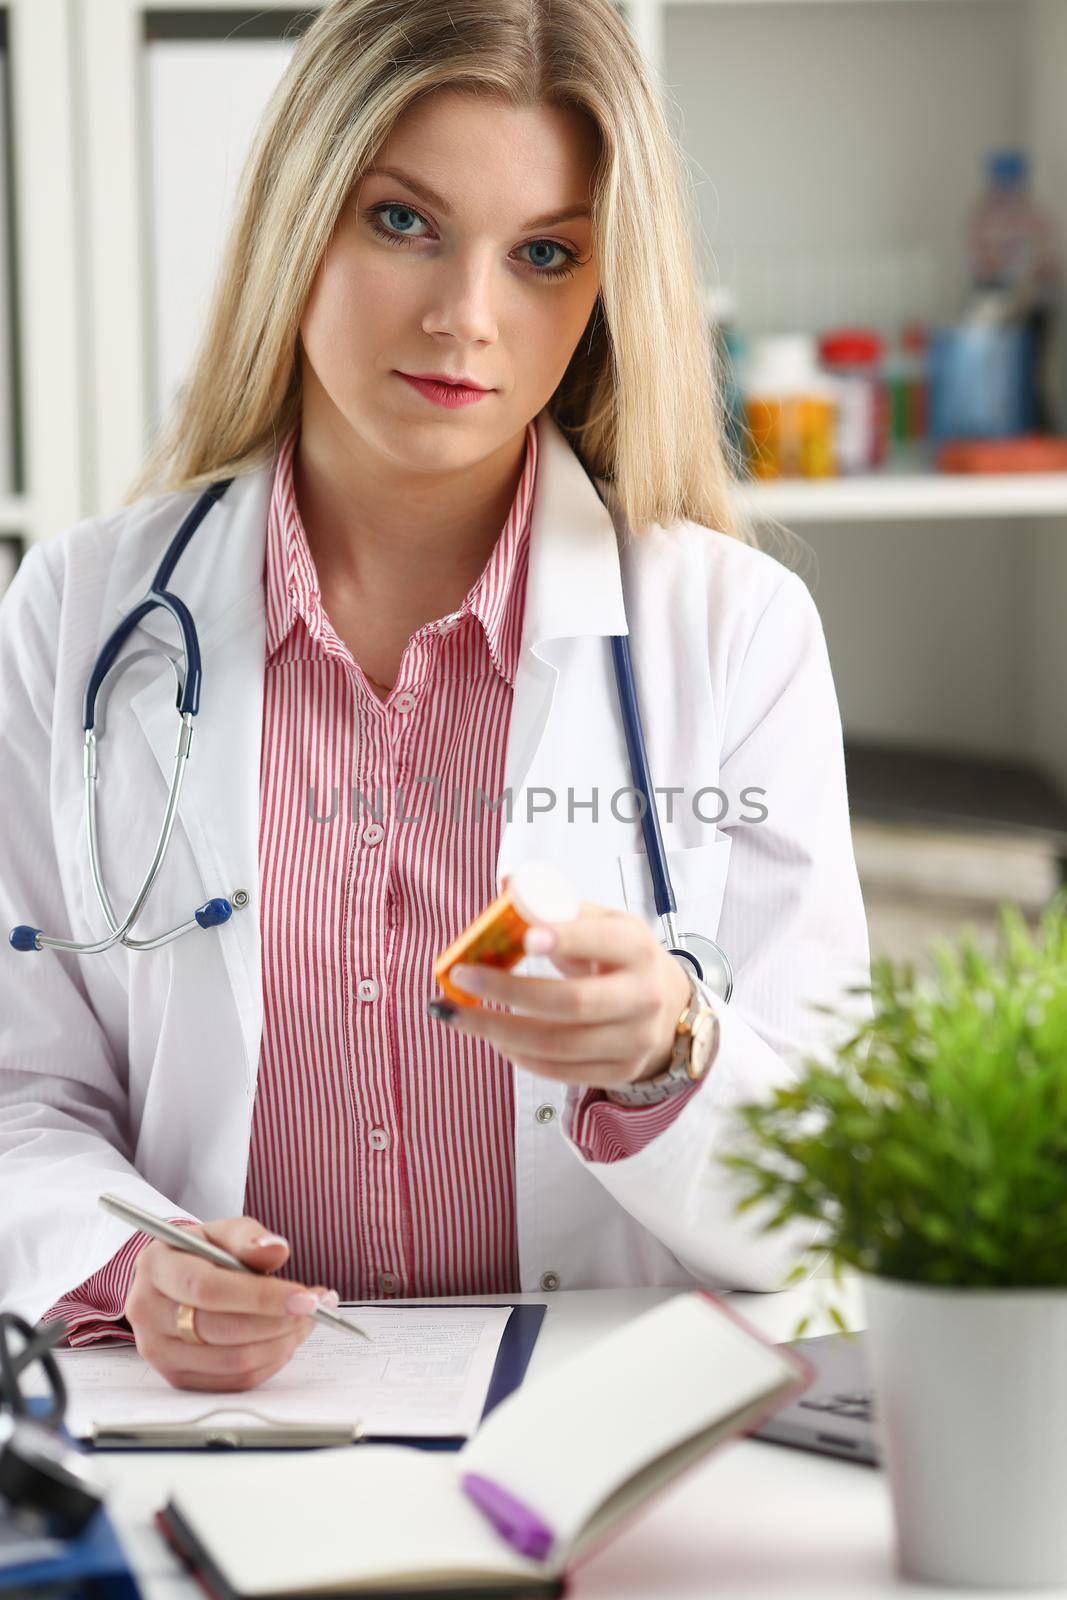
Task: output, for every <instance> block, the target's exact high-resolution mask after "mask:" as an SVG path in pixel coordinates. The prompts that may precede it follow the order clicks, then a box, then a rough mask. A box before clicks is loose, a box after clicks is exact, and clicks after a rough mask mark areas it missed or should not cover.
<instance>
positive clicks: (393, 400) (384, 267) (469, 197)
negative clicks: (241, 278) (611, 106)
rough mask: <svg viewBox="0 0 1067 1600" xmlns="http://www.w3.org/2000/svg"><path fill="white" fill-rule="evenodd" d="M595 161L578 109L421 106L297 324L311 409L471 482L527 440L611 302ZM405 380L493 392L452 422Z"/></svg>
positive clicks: (355, 197) (404, 460)
mask: <svg viewBox="0 0 1067 1600" xmlns="http://www.w3.org/2000/svg"><path fill="white" fill-rule="evenodd" d="M596 156H597V143H596V132H595V129H594V127H593V125H592V123H591V122H590V120H589V119H588V118H586V117H585V116H584V115H582V114H581V113H580V112H577V111H573V110H569V109H562V108H558V107H554V106H536V107H527V108H524V109H517V108H514V107H511V106H507V105H505V104H504V103H502V102H501V101H498V100H491V99H477V98H475V97H474V96H472V95H469V94H464V93H461V92H457V91H456V90H452V89H446V90H436V91H434V92H433V93H432V94H429V95H427V96H425V97H424V98H423V99H421V100H420V101H418V102H417V103H416V104H415V105H413V106H411V107H410V108H409V109H408V111H407V112H406V113H405V114H404V115H403V116H402V117H401V118H400V119H399V120H398V122H397V123H396V125H395V127H394V129H393V131H392V133H391V135H390V137H389V138H388V140H387V141H386V142H385V144H384V145H383V146H382V148H381V149H380V150H379V152H378V153H377V155H376V156H375V159H374V162H373V166H372V168H371V169H370V170H368V171H367V172H366V173H365V174H364V175H363V176H362V177H361V179H360V180H359V181H358V183H357V184H356V185H355V186H354V187H353V190H352V193H351V194H350V195H349V197H348V200H347V201H346V203H345V206H344V207H343V209H342V211H341V215H340V217H339V219H338V223H337V227H336V230H335V232H334V235H333V238H332V240H331V243H330V246H329V249H328V250H327V252H326V255H325V257H324V259H323V261H322V264H321V266H320V268H319V271H318V274H317V276H316V278H315V282H314V285H313V287H312V292H311V295H310V297H309V300H308V304H307V307H306V309H305V312H304V316H303V319H302V321H301V324H300V335H301V341H302V344H303V350H304V370H305V386H306V389H307V386H310V388H311V391H312V393H310V394H309V393H307V392H305V409H306V408H307V405H308V401H309V400H311V401H312V403H313V404H314V405H315V411H316V413H317V414H321V413H325V415H326V417H327V418H328V422H327V425H328V426H329V428H330V432H331V434H332V433H334V431H335V428H337V427H338V425H340V428H339V432H340V434H341V435H342V436H344V435H345V427H344V425H347V427H348V428H349V429H351V430H353V432H354V433H355V434H356V435H357V436H358V437H359V438H360V439H362V440H363V442H364V443H365V444H367V445H369V446H370V447H372V448H373V449H375V450H376V451H379V452H381V453H382V454H383V455H385V456H386V457H388V458H389V459H390V460H392V461H394V462H396V463H397V464H398V465H404V466H407V467H409V468H411V469H412V470H415V471H419V470H424V471H435V470H442V469H444V470H448V469H449V468H457V467H464V466H469V465H470V464H472V463H473V462H476V461H479V460H484V459H485V458H486V457H487V456H489V455H491V454H492V453H493V452H494V451H495V450H497V449H499V448H501V447H502V446H504V445H506V444H507V443H508V442H509V441H513V440H514V438H515V437H516V435H518V434H519V433H520V432H521V431H522V430H523V429H524V428H525V426H526V423H527V422H528V421H529V420H530V418H532V417H533V416H535V415H536V414H537V412H538V411H540V409H541V407H542V406H543V405H544V404H545V403H546V402H547V401H548V399H549V398H550V397H551V395H552V393H553V391H554V390H555V389H556V387H557V386H558V384H559V382H560V379H561V378H562V376H563V374H564V372H565V370H566V368H567V364H568V362H569V361H570V358H571V355H572V353H573V351H574V349H575V346H576V345H577V343H578V340H579V339H580V337H581V335H582V333H583V331H584V330H585V328H586V325H587V323H588V321H589V316H590V313H591V311H592V309H593V305H594V303H595V301H596V297H597V293H598V290H599V287H600V280H599V276H598V273H597V264H596V261H595V259H594V255H593V233H592V222H591V219H590V217H589V215H588V211H589V205H590V183H591V178H592V173H593V167H594V164H595V161H596ZM385 168H389V169H391V170H390V171H389V172H388V173H386V172H385V171H384V170H383V169H385ZM399 174H403V176H399ZM550 214H552V217H551V220H549V221H546V220H545V218H546V217H548V216H549V215H550ZM401 372H406V373H411V374H416V375H419V374H424V373H436V374H446V375H449V376H451V377H454V378H465V379H469V380H472V381H473V382H475V383H477V384H481V385H482V386H483V387H484V388H486V389H488V390H489V391H490V392H489V393H488V394H486V395H485V396H484V397H483V398H482V399H481V400H478V401H476V402H475V403H474V404H472V405H464V406H457V407H444V406H441V405H437V404H435V403H434V402H433V401H432V400H430V399H427V398H426V397H425V395H424V394H422V393H421V392H420V391H419V390H418V389H416V388H414V387H413V386H412V385H411V384H410V383H408V382H406V381H405V379H404V378H402V377H401V376H399V374H400V373H401Z"/></svg>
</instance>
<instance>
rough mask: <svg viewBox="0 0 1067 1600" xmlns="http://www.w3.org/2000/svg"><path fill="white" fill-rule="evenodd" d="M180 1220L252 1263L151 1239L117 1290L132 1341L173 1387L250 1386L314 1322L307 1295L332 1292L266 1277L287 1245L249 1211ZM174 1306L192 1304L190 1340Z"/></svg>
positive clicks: (314, 1297)
mask: <svg viewBox="0 0 1067 1600" xmlns="http://www.w3.org/2000/svg"><path fill="white" fill-rule="evenodd" d="M188 1226H189V1227H190V1228H191V1230H192V1232H193V1233H197V1234H199V1235H200V1237H201V1238H203V1239H209V1240H211V1241H212V1243H214V1244H217V1245H221V1247H222V1248H223V1249H224V1250H229V1251H230V1253H231V1254H232V1255H235V1256H237V1257H238V1259H239V1260H241V1261H243V1262H244V1263H245V1264H246V1265H247V1266H250V1267H253V1268H254V1269H255V1273H254V1274H251V1273H246V1272H235V1271H233V1270H232V1269H228V1268H225V1267H217V1266H215V1264H214V1263H213V1262H211V1261H203V1260H201V1259H200V1258H199V1257H198V1256H193V1255H190V1254H189V1253H188V1252H187V1251H182V1250H176V1249H174V1247H173V1246H171V1245H169V1244H163V1243H162V1242H161V1241H160V1240H158V1239H153V1240H152V1241H151V1242H150V1243H149V1244H147V1245H146V1246H145V1247H144V1249H143V1250H142V1251H141V1253H140V1255H139V1256H138V1258H137V1265H136V1267H135V1269H134V1275H133V1281H132V1283H131V1285H130V1291H129V1294H128V1295H127V1297H126V1305H125V1316H126V1318H127V1320H128V1322H129V1324H130V1326H131V1328H132V1329H133V1333H134V1338H135V1340H136V1343H137V1349H138V1350H139V1351H140V1353H141V1355H142V1356H143V1357H144V1359H145V1360H146V1361H147V1362H148V1363H149V1365H150V1366H153V1367H155V1369H156V1371H157V1372H159V1373H161V1374H162V1376H163V1377H164V1378H166V1380H167V1382H168V1383H170V1384H172V1385H173V1386H174V1387H175V1388H177V1389H212V1390H227V1389H231V1390H234V1389H238V1390H243V1389H253V1388H255V1387H256V1385H257V1384H260V1383H263V1382H265V1380H266V1379H267V1378H270V1377H273V1375H274V1374H275V1373H276V1372H279V1371H280V1370H281V1368H282V1367H284V1366H285V1364H286V1362H287V1361H289V1359H290V1357H291V1356H293V1355H294V1354H295V1352H296V1351H297V1350H298V1349H299V1348H300V1346H301V1345H302V1344H303V1342H304V1340H305V1339H306V1338H307V1337H308V1335H309V1334H310V1333H311V1332H312V1330H313V1329H314V1328H315V1326H316V1324H315V1322H314V1321H313V1319H312V1317H311V1312H312V1311H313V1310H314V1307H315V1304H316V1302H317V1301H318V1300H322V1301H323V1302H324V1304H326V1305H330V1306H336V1305H337V1303H338V1302H337V1295H336V1293H335V1291H334V1290H332V1289H329V1290H327V1289H325V1288H323V1287H322V1286H321V1285H316V1286H315V1287H314V1288H312V1289H306V1288H304V1287H303V1285H301V1284H299V1283H292V1282H289V1281H287V1280H285V1279H281V1278H273V1277H270V1276H269V1274H270V1273H273V1272H275V1271H277V1269H278V1268H279V1267H281V1266H283V1265H284V1263H285V1261H286V1258H287V1257H288V1255H289V1246H288V1244H287V1242H286V1241H285V1240H284V1239H281V1238H279V1237H278V1236H277V1235H276V1234H272V1233H269V1232H268V1230H267V1229H266V1228H264V1227H263V1225H262V1223H259V1222H256V1221H255V1220H254V1219H253V1218H252V1217H229V1218H226V1219H224V1220H223V1221H219V1222H208V1223H204V1224H195V1225H193V1224H189V1225H188ZM261 1274H262V1276H261ZM182 1306H186V1307H191V1308H192V1331H193V1332H194V1333H195V1335H196V1337H197V1339H198V1340H199V1341H201V1342H199V1343H197V1342H194V1340H192V1339H190V1338H188V1337H184V1336H182V1334H181V1333H180V1331H179V1325H178V1313H179V1310H180V1308H181V1307H182ZM186 1315H188V1312H187V1313H186Z"/></svg>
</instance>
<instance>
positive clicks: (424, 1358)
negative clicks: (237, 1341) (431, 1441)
mask: <svg viewBox="0 0 1067 1600" xmlns="http://www.w3.org/2000/svg"><path fill="white" fill-rule="evenodd" d="M510 1315H511V1307H510V1306H440V1307H432V1308H430V1309H426V1310H424V1309H423V1308H422V1307H420V1306H390V1305H388V1304H379V1305H372V1306H360V1307H359V1310H358V1312H357V1313H356V1316H357V1318H358V1321H359V1324H360V1326H361V1327H364V1328H366V1330H367V1332H368V1333H369V1334H370V1335H371V1337H372V1339H373V1343H370V1344H368V1343H367V1342H366V1341H365V1340H363V1339H355V1338H352V1337H351V1336H350V1335H348V1334H343V1333H334V1332H333V1330H332V1329H330V1328H324V1327H317V1328H316V1329H315V1330H314V1332H313V1333H312V1334H311V1336H310V1338H308V1339H307V1340H306V1341H305V1343H304V1344H302V1345H301V1347H300V1349H299V1350H298V1351H297V1352H296V1354H295V1355H294V1356H293V1358H292V1360H291V1361H290V1362H289V1363H288V1364H287V1365H286V1366H284V1367H283V1368H282V1370H281V1371H280V1372H276V1373H275V1374H274V1376H273V1377H272V1378H268V1379H267V1381H266V1383H261V1384H260V1385H259V1386H258V1387H257V1388H255V1389H247V1390H236V1391H233V1392H222V1391H219V1392H212V1393H208V1392H204V1391H200V1390H194V1389H175V1388H172V1386H171V1385H170V1384H169V1383H168V1382H167V1381H166V1379H165V1378H163V1377H161V1376H160V1374H159V1373H158V1372H156V1370H155V1369H154V1368H153V1367H150V1366H149V1365H148V1363H147V1362H146V1361H145V1359H144V1357H143V1356H142V1355H140V1353H139V1352H138V1351H137V1350H135V1349H134V1348H133V1347H132V1346H130V1345H124V1346H122V1347H121V1348H112V1349H105V1350H96V1349H93V1348H92V1347H89V1348H86V1349H81V1350H78V1349H75V1350H57V1351H56V1352H55V1354H56V1358H57V1360H58V1361H59V1364H60V1368H61V1370H62V1373H63V1377H64V1378H65V1380H66V1382H67V1386H68V1390H69V1393H70V1403H69V1407H68V1411H67V1419H66V1420H67V1426H68V1427H69V1428H70V1430H71V1432H72V1433H74V1434H75V1435H76V1436H77V1437H79V1438H87V1437H88V1436H89V1435H90V1434H91V1432H92V1425H93V1423H94V1422H101V1423H136V1422H182V1421H185V1422H187V1421H189V1420H190V1419H191V1418H194V1417H198V1416H201V1415H202V1414H203V1413H204V1412H205V1411H217V1412H220V1413H223V1414H224V1415H220V1416H217V1417H213V1419H212V1420H213V1421H214V1422H218V1423H222V1422H223V1421H224V1420H226V1417H229V1416H230V1415H231V1414H232V1413H234V1412H235V1411H237V1410H239V1411H241V1412H246V1411H248V1410H252V1411H255V1412H260V1413H262V1414H263V1415H264V1416H266V1417H269V1418H270V1419H271V1420H272V1421H279V1422H362V1423H363V1424H364V1426H365V1428H366V1430H367V1432H368V1434H392V1435H394V1436H396V1437H421V1436H425V1437H427V1438H445V1437H448V1436H450V1435H451V1436H455V1435H463V1436H469V1435H470V1434H471V1433H473V1432H474V1430H475V1428H476V1427H477V1426H478V1422H479V1419H480V1417H481V1415H482V1411H483V1410H484V1408H485V1397H486V1394H487V1393H488V1389H489V1382H490V1379H491V1378H492V1375H493V1366H494V1363H495V1361H496V1355H497V1350H498V1348H499V1346H500V1340H501V1338H502V1337H503V1333H504V1329H505V1327H506V1326H507V1321H508V1317H509V1316H510ZM42 1381H43V1375H42ZM233 1420H235V1421H240V1422H242V1423H244V1424H246V1425H250V1426H251V1425H254V1423H255V1420H256V1419H255V1418H253V1417H247V1416H243V1415H242V1416H240V1417H237V1416H234V1417H233Z"/></svg>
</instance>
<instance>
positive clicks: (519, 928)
mask: <svg viewBox="0 0 1067 1600" xmlns="http://www.w3.org/2000/svg"><path fill="white" fill-rule="evenodd" d="M580 909H581V906H580V902H579V899H578V895H577V893H576V892H575V890H574V887H573V886H572V884H571V883H570V880H569V879H568V878H567V876H566V874H565V873H563V872H561V871H560V869H559V868H558V867H555V866H553V865H552V863H551V862H549V861H523V862H522V863H521V864H520V865H519V866H517V867H516V868H515V871H514V872H513V873H511V875H510V876H509V877H508V878H507V879H506V880H505V883H504V887H503V889H502V890H501V891H500V893H499V894H498V895H497V897H496V899H495V900H493V901H491V902H490V904H489V905H487V906H486V908H485V910H484V911H482V912H480V913H479V915H478V916H477V917H475V919H474V921H473V922H472V923H470V924H469V926H467V927H466V928H464V930H463V932H462V933H461V934H460V935H459V936H458V937H457V938H455V939H453V941H452V943H451V944H450V945H449V946H448V947H447V949H445V950H442V952H441V954H440V955H439V956H438V958H437V960H436V961H435V962H434V969H433V975H434V977H435V978H436V980H437V982H438V984H439V986H440V987H441V988H442V989H443V990H444V992H445V994H446V995H447V996H448V998H449V999H450V1000H452V1001H454V1002H455V1004H456V1005H460V1006H476V1005H478V1004H479V1003H480V1002H479V1000H478V997H477V996H476V995H472V994H468V993H467V992H466V990H464V989H459V988H457V987H456V985H455V984H454V983H452V982H450V981H449V976H448V975H449V973H450V971H451V970H452V968H453V967H455V966H458V965H459V964H460V963H461V962H462V963H463V964H464V965H465V966H476V965H479V964H480V965H482V966H485V967H505V968H509V967H514V966H516V965H517V964H518V963H519V962H520V961H521V960H522V958H523V956H524V955H525V954H526V951H525V949H524V948H523V940H524V939H525V937H526V930H527V928H529V927H531V926H532V925H533V924H534V923H537V922H569V921H571V920H572V919H573V918H574V917H576V916H577V915H578V912H579V910H580Z"/></svg>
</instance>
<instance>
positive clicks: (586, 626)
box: [497, 411, 627, 888]
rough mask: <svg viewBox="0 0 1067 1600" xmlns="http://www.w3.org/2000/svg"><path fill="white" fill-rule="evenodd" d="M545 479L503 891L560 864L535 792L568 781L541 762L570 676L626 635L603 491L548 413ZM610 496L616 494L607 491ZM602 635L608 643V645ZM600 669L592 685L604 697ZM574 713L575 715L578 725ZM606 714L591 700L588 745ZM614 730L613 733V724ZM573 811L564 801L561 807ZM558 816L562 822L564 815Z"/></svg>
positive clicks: (510, 769) (537, 499) (542, 430)
mask: <svg viewBox="0 0 1067 1600" xmlns="http://www.w3.org/2000/svg"><path fill="white" fill-rule="evenodd" d="M537 430H538V470H537V482H536V488H535V493H534V504H533V509H532V513H531V522H530V540H529V561H528V569H527V578H526V601H525V607H524V613H523V630H522V649H521V651H520V654H519V663H518V668H517V671H516V676H515V689H514V696H513V700H512V707H511V721H510V725H509V730H508V742H507V751H506V756H505V770H504V788H505V792H506V793H509V794H510V795H511V797H512V807H511V817H510V818H509V819H507V820H506V821H505V824H504V827H503V830H502V833H501V839H500V850H499V855H498V858H497V886H498V888H499V886H500V884H501V882H502V880H503V878H504V876H505V875H506V874H507V873H509V872H512V871H513V870H514V868H515V867H516V865H517V864H518V863H519V862H520V861H522V860H525V859H527V858H528V857H529V856H532V855H536V854H541V853H543V854H545V855H548V856H551V855H552V849H551V847H550V846H549V845H548V843H547V834H546V830H545V828H544V826H543V822H542V821H541V820H539V818H538V816H537V812H536V809H535V810H534V812H533V815H532V818H531V813H530V804H531V801H532V803H533V805H534V807H535V808H536V806H537V804H538V802H537V801H536V799H535V798H533V796H532V791H533V790H534V789H536V788H538V787H540V786H545V787H546V788H550V789H552V790H553V792H556V791H558V790H560V788H561V785H560V779H561V777H564V776H565V775H563V774H561V773H560V772H559V771H558V770H551V771H550V770H548V765H549V764H550V763H547V764H546V762H545V761H543V760H540V759H539V756H540V754H541V752H542V751H544V750H545V741H544V734H545V730H546V727H547V724H548V719H549V717H550V715H551V713H552V710H553V705H554V703H555V701H556V696H557V690H558V685H559V680H560V674H561V672H563V673H564V674H568V675H571V676H573V675H574V674H576V673H580V672H581V671H582V670H583V667H584V666H585V665H587V664H588V659H589V651H590V647H592V649H593V651H594V653H595V656H596V657H597V658H598V659H599V660H601V661H602V660H603V659H609V658H610V646H609V645H608V644H607V641H606V640H605V639H604V638H603V636H604V635H608V634H615V633H626V632H627V626H626V612H625V606H624V602H623V590H622V577H621V572H620V565H619V551H618V544H617V541H616V534H615V526H614V523H613V521H612V517H611V514H610V512H609V511H608V510H607V509H606V508H605V506H604V505H603V503H602V502H601V500H600V497H599V496H598V494H597V492H596V489H595V488H594V487H593V484H592V483H591V482H590V480H589V477H588V475H587V474H586V471H585V469H584V467H583V466H582V464H581V462H580V461H579V460H578V458H577V456H576V455H575V454H574V451H573V450H572V449H571V447H570V445H569V444H568V442H567V440H566V438H565V437H564V435H563V433H562V432H561V430H560V428H559V427H558V425H557V424H556V423H555V422H554V421H553V420H552V418H551V417H550V416H549V414H548V412H547V411H542V412H541V413H540V414H539V416H538V418H537ZM601 487H602V489H603V490H604V492H605V493H607V494H608V495H609V499H610V491H609V490H607V489H604V486H603V485H601ZM598 636H599V637H598ZM597 676H598V674H597V673H596V671H595V669H594V671H593V673H592V675H591V677H590V678H589V679H587V681H586V685H585V687H586V690H587V692H588V693H589V695H590V696H592V697H594V698H595V695H596V689H597V684H596V681H595V679H596V677H597ZM572 709H573V707H572V704H571V703H568V704H567V706H566V709H565V714H566V715H567V716H568V717H569V716H570V715H571V712H572ZM597 709H599V708H597V707H595V706H594V705H593V704H592V702H591V701H587V704H586V710H587V712H588V713H589V715H590V721H589V723H588V724H587V736H588V737H589V738H590V739H591V740H592V741H594V742H595V741H596V740H597V739H598V738H599V737H600V736H601V732H602V730H603V728H604V726H605V725H604V724H603V723H602V722H601V723H600V724H599V725H598V723H597V721H596V712H597ZM608 726H609V727H610V724H609V725H608ZM560 801H562V802H563V804H564V805H566V796H565V794H563V793H560V794H559V796H558V799H557V805H558V804H559V803H560ZM557 817H558V813H557Z"/></svg>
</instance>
